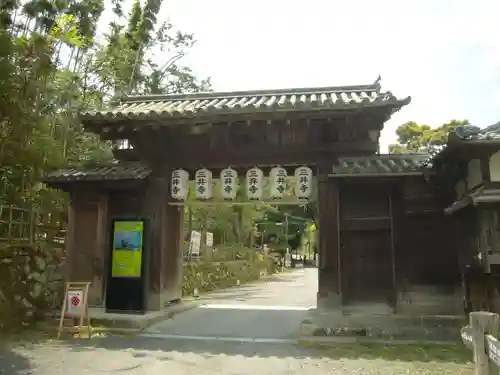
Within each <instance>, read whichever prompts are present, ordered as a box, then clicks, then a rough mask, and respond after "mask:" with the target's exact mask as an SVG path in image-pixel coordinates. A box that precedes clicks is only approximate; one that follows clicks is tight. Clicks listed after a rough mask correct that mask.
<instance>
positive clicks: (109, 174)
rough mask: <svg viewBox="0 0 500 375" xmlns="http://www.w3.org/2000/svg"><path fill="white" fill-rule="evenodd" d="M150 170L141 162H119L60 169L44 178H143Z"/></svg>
mask: <svg viewBox="0 0 500 375" xmlns="http://www.w3.org/2000/svg"><path fill="white" fill-rule="evenodd" d="M150 173H151V171H150V170H149V168H148V167H147V166H146V165H144V164H143V163H141V162H121V163H117V164H110V165H102V166H96V167H91V168H69V169H60V170H57V171H55V172H52V173H50V174H48V175H47V176H46V177H45V178H44V182H47V183H49V184H50V183H51V182H52V183H61V182H78V181H86V182H91V181H117V180H144V179H146V178H147V177H148V176H149V174H150Z"/></svg>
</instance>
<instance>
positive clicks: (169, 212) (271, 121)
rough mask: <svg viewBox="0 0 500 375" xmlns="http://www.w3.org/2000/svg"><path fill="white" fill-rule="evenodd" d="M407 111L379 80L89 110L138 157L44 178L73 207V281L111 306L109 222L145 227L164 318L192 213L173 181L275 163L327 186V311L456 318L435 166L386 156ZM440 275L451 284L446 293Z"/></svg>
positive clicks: (92, 127)
mask: <svg viewBox="0 0 500 375" xmlns="http://www.w3.org/2000/svg"><path fill="white" fill-rule="evenodd" d="M407 103H409V98H405V99H397V98H396V97H394V96H393V95H392V94H391V93H389V92H383V91H381V87H380V82H379V80H377V81H376V82H375V83H373V84H370V85H360V86H343V87H323V88H304V89H290V90H268V91H244V92H223V93H195V94H185V95H165V96H138V97H128V98H126V99H125V100H124V101H123V102H122V104H121V105H120V106H118V107H117V108H113V109H110V110H107V111H102V112H93V113H83V114H82V115H81V119H82V121H83V124H84V126H85V127H86V129H88V130H89V131H92V132H94V133H96V134H99V135H100V137H101V138H102V139H105V140H114V141H121V142H122V144H128V145H130V146H132V147H120V148H117V149H116V150H115V157H116V159H118V160H119V162H118V163H116V164H114V165H110V166H100V167H95V168H94V169H87V170H85V171H83V170H69V171H68V170H66V171H59V172H57V173H54V174H52V175H51V176H49V177H48V178H47V182H48V183H49V184H50V185H52V186H54V187H57V188H61V189H64V190H66V191H69V193H70V197H71V204H70V215H69V220H70V229H69V236H68V245H67V247H68V248H67V251H68V273H67V278H68V280H89V281H93V282H94V290H93V292H92V293H93V294H92V296H93V300H94V303H95V304H99V303H102V301H103V295H104V293H105V292H104V290H105V288H104V285H103V284H104V280H105V279H106V275H105V274H106V271H105V270H106V264H108V262H109V259H107V257H108V256H107V250H106V248H107V246H108V245H107V241H108V239H107V238H108V237H109V230H110V228H109V223H110V219H111V218H112V217H117V216H142V217H146V218H148V219H149V223H150V224H149V226H148V234H147V238H148V239H149V243H148V244H147V248H148V249H149V250H148V261H147V262H148V267H147V271H146V272H147V275H148V277H147V308H148V309H161V308H162V307H163V306H164V305H165V304H166V303H168V302H170V301H172V300H176V299H179V298H181V284H182V274H181V272H182V238H183V235H182V230H183V221H182V220H183V210H182V208H181V207H180V206H178V205H175V204H173V200H172V197H171V186H170V185H171V174H172V171H174V170H176V169H178V168H182V169H184V170H186V171H188V172H189V174H190V176H193V175H194V172H195V171H196V170H198V169H199V168H202V167H203V168H207V169H209V170H211V171H212V172H213V174H214V176H217V175H218V171H220V170H221V169H223V168H226V167H227V166H229V165H230V166H231V167H232V168H234V169H235V170H237V171H238V172H239V173H238V174H239V175H240V176H241V175H244V174H245V171H246V170H247V169H248V168H251V167H255V166H258V167H259V168H261V169H262V170H264V172H265V173H266V175H267V171H268V170H269V168H270V167H272V166H275V165H280V166H282V167H284V168H286V169H287V170H294V169H295V168H296V167H298V166H308V167H311V168H312V169H313V170H314V173H315V178H316V180H317V186H318V202H319V204H318V215H317V216H318V218H319V257H320V266H319V285H318V306H319V307H322V308H328V309H334V310H335V309H341V310H342V309H343V310H344V311H348V310H349V308H350V307H352V308H353V309H356V306H357V305H359V304H360V303H361V304H362V305H363V306H364V307H363V308H366V306H371V307H373V306H375V310H376V312H380V311H383V312H385V311H386V310H388V311H392V312H394V311H405V309H408V305H409V304H410V305H411V303H413V306H416V311H427V312H429V313H455V312H456V311H457V307H456V303H455V300H456V298H455V295H456V290H455V289H454V288H455V287H456V284H457V282H456V279H457V278H458V280H459V279H460V277H459V272H458V269H457V268H456V265H455V263H456V262H455V260H456V254H454V253H453V251H454V249H453V247H450V246H447V244H446V243H445V244H444V245H443V243H442V240H441V237H440V236H439V235H437V233H441V234H442V233H443V231H446V224H445V221H444V220H442V216H443V215H442V213H443V209H442V207H441V206H443V203H442V200H441V196H440V192H439V191H438V190H436V189H435V190H432V189H431V188H430V187H429V183H428V176H426V175H425V173H423V172H422V170H421V166H422V165H423V162H424V161H425V160H426V158H427V156H422V155H416V156H411V155H406V156H404V155H400V156H392V157H388V156H381V155H379V154H378V141H379V137H380V131H381V130H382V128H383V125H384V123H385V122H386V121H387V120H388V119H389V118H390V117H391V115H392V114H393V113H394V112H396V111H398V110H399V109H400V108H401V107H402V106H404V105H406V104H407ZM429 223H438V226H437V227H436V228H434V229H432V228H429ZM429 229H430V231H429ZM440 241H441V242H440ZM440 247H441V248H442V247H444V248H445V250H444V251H441V252H440V253H439V252H437V251H436V249H437V248H440ZM436 273H440V275H441V277H445V278H446V277H448V279H447V281H446V282H447V283H448V284H447V286H448V289H447V288H446V287H445V288H442V287H441V284H442V282H441V281H439V280H437V279H439V277H437V276H436ZM443 275H444V276H443ZM457 275H458V276H457ZM429 280H431V281H429ZM458 284H460V281H458ZM458 286H460V285H458ZM412 293H413V294H412ZM92 296H91V297H92ZM429 296H431V297H432V298H431V299H432V302H431V303H429V301H428V299H427V297H429ZM443 296H445V297H446V298H444V299H443V298H442V297H443ZM447 296H448V297H449V298H448V297H447ZM419 298H420V299H419ZM447 298H448V299H447ZM450 298H451V301H452V302H453V303H451V306H450ZM422 301H423V302H422ZM439 301H441V302H439ZM421 302H422V303H421ZM460 303H461V302H460V301H459V304H460ZM379 305H380V306H379ZM377 306H378V307H377ZM429 306H430V307H429ZM346 308H347V310H346ZM426 309H427V310H426ZM443 309H444V310H443Z"/></svg>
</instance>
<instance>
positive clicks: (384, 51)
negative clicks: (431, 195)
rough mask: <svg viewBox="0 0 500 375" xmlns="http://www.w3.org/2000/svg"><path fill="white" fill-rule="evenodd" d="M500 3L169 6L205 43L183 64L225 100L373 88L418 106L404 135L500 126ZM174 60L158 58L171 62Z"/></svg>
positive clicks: (416, 0)
mask: <svg viewBox="0 0 500 375" xmlns="http://www.w3.org/2000/svg"><path fill="white" fill-rule="evenodd" d="M499 15H500V1H495V0H475V1H465V0H405V1H398V0H378V1H373V0H355V1H352V0H351V1H347V0H344V1H339V0H307V1H303V0H287V1H285V0H252V1H242V0H240V1H234V0H233V1H230V0H210V1H208V0H168V1H164V6H163V7H162V10H161V15H160V19H169V20H170V21H171V22H172V23H173V24H174V25H175V26H176V27H178V28H179V29H180V30H182V31H184V32H190V33H194V35H195V38H196V40H197V43H196V44H195V46H194V47H193V48H192V49H191V50H189V52H188V54H187V55H186V56H185V57H184V58H183V60H182V64H184V65H187V66H189V67H191V68H192V69H193V70H194V72H195V73H196V74H198V75H199V76H200V77H206V76H210V77H211V78H212V84H213V88H214V90H216V91H229V90H252V89H275V88H295V87H314V86H340V85H355V84H370V83H372V82H373V81H375V79H376V78H377V77H378V75H380V76H381V77H382V89H383V90H384V91H391V92H392V93H393V94H394V95H396V96H397V97H401V98H403V97H406V96H411V97H412V102H411V103H410V104H409V105H408V106H406V107H404V108H403V109H402V110H401V111H400V112H398V113H397V114H395V115H394V116H393V117H392V119H391V120H389V121H388V122H387V123H386V125H385V127H384V131H383V132H382V137H381V151H382V152H384V151H387V146H388V145H389V144H391V143H394V142H395V140H396V136H395V129H396V128H397V127H398V126H399V125H401V124H403V123H405V122H407V121H415V122H417V123H425V124H428V125H431V126H438V125H441V124H443V123H445V122H447V121H449V120H451V119H468V120H469V121H470V122H471V123H473V124H474V125H478V126H480V127H483V126H487V125H491V124H493V123H495V122H497V121H500V38H499V31H500V26H498V16H499ZM169 57H170V56H168V55H165V56H161V55H160V56H157V58H158V59H159V61H160V62H161V61H167V60H168V58H169Z"/></svg>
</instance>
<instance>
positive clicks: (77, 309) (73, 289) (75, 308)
mask: <svg viewBox="0 0 500 375" xmlns="http://www.w3.org/2000/svg"><path fill="white" fill-rule="evenodd" d="M90 284H91V283H90V282H69V283H66V288H65V291H64V301H63V305H62V307H61V316H60V319H59V329H58V331H57V338H59V337H60V335H61V332H62V331H63V330H64V329H65V328H69V330H71V331H77V332H80V331H81V330H82V329H83V328H84V327H85V328H86V330H87V334H88V338H91V336H92V327H91V325H90V315H89V305H88V295H89V288H90ZM66 317H71V318H78V321H79V322H78V325H77V326H75V325H73V326H72V327H65V326H64V320H65V318H66ZM84 323H86V324H85V325H84Z"/></svg>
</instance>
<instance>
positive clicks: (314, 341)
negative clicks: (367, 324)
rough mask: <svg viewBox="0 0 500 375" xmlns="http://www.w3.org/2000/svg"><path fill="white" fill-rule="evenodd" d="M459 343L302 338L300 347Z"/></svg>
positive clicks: (455, 343)
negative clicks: (314, 345)
mask: <svg viewBox="0 0 500 375" xmlns="http://www.w3.org/2000/svg"><path fill="white" fill-rule="evenodd" d="M458 343H459V341H437V340H403V339H394V340H388V339H377V338H368V337H316V336H301V337H300V338H299V339H298V345H299V346H300V345H301V344H302V345H304V344H306V345H308V344H322V345H329V344H331V345H332V346H335V345H338V344H384V345H422V344H426V345H457V344H458Z"/></svg>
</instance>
